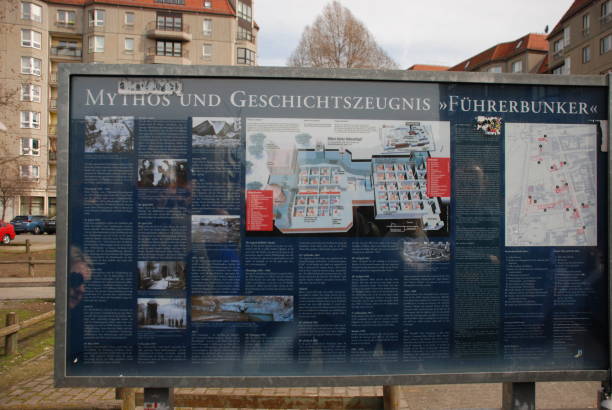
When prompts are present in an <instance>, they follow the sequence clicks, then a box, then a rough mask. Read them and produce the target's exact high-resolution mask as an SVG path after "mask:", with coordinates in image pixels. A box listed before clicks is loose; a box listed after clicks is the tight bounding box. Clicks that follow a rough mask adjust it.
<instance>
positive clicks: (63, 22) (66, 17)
mask: <svg viewBox="0 0 612 410" xmlns="http://www.w3.org/2000/svg"><path fill="white" fill-rule="evenodd" d="M56 20H57V24H58V25H60V26H74V24H75V22H76V13H75V12H74V11H69V10H58V11H57V17H56Z"/></svg>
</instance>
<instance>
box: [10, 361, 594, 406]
mask: <svg viewBox="0 0 612 410" xmlns="http://www.w3.org/2000/svg"><path fill="white" fill-rule="evenodd" d="M44 359H46V360H49V357H46V358H44ZM39 360H43V358H40V359H39ZM0 377H1V376H0ZM598 388H599V383H597V382H573V383H538V384H537V391H536V398H537V408H538V409H594V408H596V405H597V401H596V392H597V389H598ZM181 393H191V394H212V395H240V396H244V395H266V396H275V395H277V396H318V395H321V396H382V388H381V387H334V388H332V387H318V388H316V387H311V388H267V389H254V388H252V389H240V388H235V389H218V388H197V389H176V391H175V394H177V395H180V394H181ZM120 406H121V402H120V401H119V400H115V390H114V389H108V388H105V389H102V388H100V389H96V388H87V389H85V388H62V389H56V388H54V387H53V375H52V374H51V373H49V374H46V375H44V376H41V377H38V378H36V379H33V380H30V381H26V382H23V383H20V384H17V385H15V386H11V387H10V388H9V390H8V391H6V392H2V393H0V409H6V410H9V409H10V410H13V409H24V410H30V409H32V410H33V409H40V410H43V409H119V408H120ZM500 406H501V384H499V383H494V384H471V385H437V386H405V387H403V388H402V400H401V408H402V409H405V410H413V409H414V410H426V409H451V408H453V409H468V408H469V409H485V408H486V409H493V408H499V407H500Z"/></svg>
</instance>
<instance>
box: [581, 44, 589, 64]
mask: <svg viewBox="0 0 612 410" xmlns="http://www.w3.org/2000/svg"><path fill="white" fill-rule="evenodd" d="M590 61H591V46H586V47H583V48H582V64H586V63H588V62H590Z"/></svg>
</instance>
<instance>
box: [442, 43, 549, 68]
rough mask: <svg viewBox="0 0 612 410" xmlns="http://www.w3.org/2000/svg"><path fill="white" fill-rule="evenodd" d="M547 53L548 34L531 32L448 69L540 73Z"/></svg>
mask: <svg viewBox="0 0 612 410" xmlns="http://www.w3.org/2000/svg"><path fill="white" fill-rule="evenodd" d="M547 54H548V42H547V41H546V35H545V34H536V33H529V34H527V35H524V36H522V37H520V38H518V39H516V40H513V41H508V42H505V43H499V44H496V45H494V46H493V47H491V48H488V49H487V50H485V51H483V52H481V53H478V54H476V55H475V56H472V57H470V58H468V59H467V60H464V61H462V62H460V63H459V64H457V65H455V66H453V67H450V68H449V69H448V71H481V72H482V71H485V72H490V73H538V72H540V70H541V69H542V66H543V63H544V62H545V61H544V60H545V57H546V55H547Z"/></svg>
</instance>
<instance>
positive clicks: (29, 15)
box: [21, 1, 42, 23]
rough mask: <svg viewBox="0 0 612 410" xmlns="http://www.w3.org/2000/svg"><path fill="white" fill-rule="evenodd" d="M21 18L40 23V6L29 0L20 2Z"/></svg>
mask: <svg viewBox="0 0 612 410" xmlns="http://www.w3.org/2000/svg"><path fill="white" fill-rule="evenodd" d="M35 10H36V11H37V12H35ZM21 19H22V20H30V21H35V22H37V23H42V7H41V6H39V5H38V4H34V3H31V2H29V1H23V2H21Z"/></svg>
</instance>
